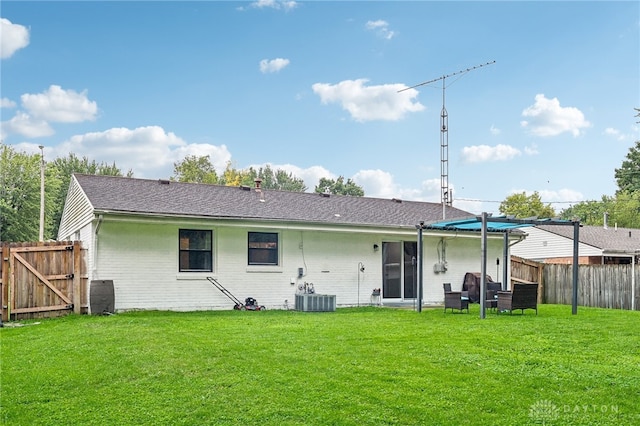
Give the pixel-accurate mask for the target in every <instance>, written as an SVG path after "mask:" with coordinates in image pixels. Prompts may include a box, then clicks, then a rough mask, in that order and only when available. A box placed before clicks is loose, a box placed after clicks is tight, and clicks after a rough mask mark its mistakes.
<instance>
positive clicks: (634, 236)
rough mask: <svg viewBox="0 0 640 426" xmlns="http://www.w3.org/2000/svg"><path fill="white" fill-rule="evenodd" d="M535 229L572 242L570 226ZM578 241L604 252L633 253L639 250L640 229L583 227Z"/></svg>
mask: <svg viewBox="0 0 640 426" xmlns="http://www.w3.org/2000/svg"><path fill="white" fill-rule="evenodd" d="M536 228H539V229H542V230H545V231H547V232H550V233H553V234H556V235H560V236H562V237H565V238H569V239H570V240H573V227H572V226H551V225H538V226H536ZM579 240H580V242H581V243H584V244H588V245H590V246H593V247H596V248H599V249H602V250H603V251H605V252H606V251H608V252H618V251H624V252H629V251H635V250H640V229H633V228H615V227H613V228H612V227H607V228H605V227H603V226H586V225H585V226H582V227H581V228H580V233H579Z"/></svg>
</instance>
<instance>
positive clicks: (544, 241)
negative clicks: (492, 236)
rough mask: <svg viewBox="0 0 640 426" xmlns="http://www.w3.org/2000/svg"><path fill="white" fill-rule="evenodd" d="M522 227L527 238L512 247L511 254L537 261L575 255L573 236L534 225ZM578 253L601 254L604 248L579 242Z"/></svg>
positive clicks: (584, 254) (585, 254)
mask: <svg viewBox="0 0 640 426" xmlns="http://www.w3.org/2000/svg"><path fill="white" fill-rule="evenodd" d="M558 226H560V225H558ZM521 229H522V231H524V232H525V233H527V238H525V239H524V240H523V241H521V242H519V243H517V244H515V245H513V247H511V254H513V255H514V256H518V257H522V258H524V259H530V260H537V261H542V260H544V259H549V258H555V257H571V256H573V239H572V238H566V237H563V236H561V235H557V234H554V233H552V232H548V231H545V230H542V229H539V228H536V227H534V226H532V227H528V228H521ZM578 253H579V256H601V255H602V250H600V249H599V248H597V247H593V246H590V245H587V244H584V243H579V244H578Z"/></svg>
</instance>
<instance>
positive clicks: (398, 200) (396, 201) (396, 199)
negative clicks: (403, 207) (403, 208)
mask: <svg viewBox="0 0 640 426" xmlns="http://www.w3.org/2000/svg"><path fill="white" fill-rule="evenodd" d="M391 201H393V202H394V203H401V202H402V200H401V199H400V198H392V199H391Z"/></svg>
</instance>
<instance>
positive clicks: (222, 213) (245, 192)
mask: <svg viewBox="0 0 640 426" xmlns="http://www.w3.org/2000/svg"><path fill="white" fill-rule="evenodd" d="M75 177H76V179H77V181H78V183H79V184H80V186H81V188H82V189H83V191H84V193H85V194H86V195H87V197H88V199H89V201H90V202H91V204H92V206H93V207H94V209H95V210H98V211H113V212H122V213H137V214H160V215H169V216H197V217H212V218H236V219H256V220H281V221H288V222H312V223H324V224H350V225H372V226H411V227H413V226H415V225H417V224H418V223H419V222H420V221H425V222H426V223H428V222H433V221H437V220H440V219H442V204H438V203H427V202H418V201H396V200H389V199H381V198H369V197H352V196H343V195H331V196H329V197H326V196H324V195H320V194H317V193H305V192H288V191H275V190H264V189H263V190H261V191H260V192H258V191H256V190H255V188H246V187H245V188H240V187H231V186H221V185H207V184H197V183H180V182H170V183H168V181H158V180H148V179H134V178H124V177H113V176H95V175H82V174H76V175H75ZM446 215H447V218H463V217H469V216H472V214H471V213H469V212H466V211H463V210H459V209H456V208H453V207H447V210H446Z"/></svg>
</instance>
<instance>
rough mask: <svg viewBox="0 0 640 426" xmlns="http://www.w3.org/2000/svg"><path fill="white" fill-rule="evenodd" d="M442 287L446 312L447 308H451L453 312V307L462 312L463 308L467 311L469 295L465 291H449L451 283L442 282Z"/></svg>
mask: <svg viewBox="0 0 640 426" xmlns="http://www.w3.org/2000/svg"><path fill="white" fill-rule="evenodd" d="M442 287H443V288H444V311H445V312H447V309H451V312H453V310H454V309H457V310H459V311H460V312H462V311H463V310H464V309H466V310H467V313H469V297H468V296H467V295H465V294H464V293H467V292H466V291H451V283H444V284H443V285H442Z"/></svg>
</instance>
